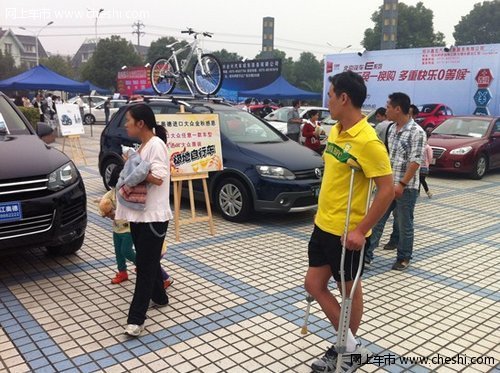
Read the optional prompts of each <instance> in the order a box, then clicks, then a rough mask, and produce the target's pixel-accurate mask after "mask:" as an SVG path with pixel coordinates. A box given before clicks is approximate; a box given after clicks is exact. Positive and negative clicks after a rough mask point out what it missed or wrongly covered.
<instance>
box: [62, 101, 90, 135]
mask: <svg viewBox="0 0 500 373" xmlns="http://www.w3.org/2000/svg"><path fill="white" fill-rule="evenodd" d="M56 110H57V118H58V119H59V128H60V129H61V136H71V135H82V134H84V133H85V130H84V129H83V122H82V116H81V115H80V109H79V108H78V105H74V104H56Z"/></svg>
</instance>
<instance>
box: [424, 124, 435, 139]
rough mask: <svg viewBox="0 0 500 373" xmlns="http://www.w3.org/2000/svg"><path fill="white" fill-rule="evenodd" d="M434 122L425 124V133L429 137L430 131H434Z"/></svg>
mask: <svg viewBox="0 0 500 373" xmlns="http://www.w3.org/2000/svg"><path fill="white" fill-rule="evenodd" d="M434 128H435V127H434V124H429V125H427V127H425V133H426V134H427V137H429V136H430V135H431V133H432V131H434Z"/></svg>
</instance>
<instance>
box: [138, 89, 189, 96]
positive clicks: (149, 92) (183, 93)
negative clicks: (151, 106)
mask: <svg viewBox="0 0 500 373" xmlns="http://www.w3.org/2000/svg"><path fill="white" fill-rule="evenodd" d="M134 94H136V95H147V96H158V94H157V93H156V92H155V90H154V89H153V87H150V88H146V89H136V90H135V91H134ZM168 95H180V96H191V92H189V91H184V90H183V89H179V88H177V87H175V88H174V90H173V91H172V92H170V93H169V94H168ZM168 95H166V96H168Z"/></svg>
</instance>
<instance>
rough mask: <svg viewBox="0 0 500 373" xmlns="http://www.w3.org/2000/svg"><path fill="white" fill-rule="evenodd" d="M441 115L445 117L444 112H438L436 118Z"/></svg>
mask: <svg viewBox="0 0 500 373" xmlns="http://www.w3.org/2000/svg"><path fill="white" fill-rule="evenodd" d="M441 115H445V114H444V111H441V110H439V111H438V112H437V113H436V117H439V116H441Z"/></svg>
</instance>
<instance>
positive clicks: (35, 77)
mask: <svg viewBox="0 0 500 373" xmlns="http://www.w3.org/2000/svg"><path fill="white" fill-rule="evenodd" d="M38 89H46V90H58V91H66V92H80V93H86V92H90V87H89V84H88V83H81V82H77V81H76V80H72V79H69V78H66V77H64V76H62V75H59V74H58V73H56V72H54V71H52V70H50V69H49V68H48V67H45V66H43V65H38V66H35V67H33V68H31V69H29V70H28V71H25V72H23V73H21V74H19V75H16V76H13V77H11V78H8V79H5V80H1V81H0V90H5V91H14V90H19V91H21V90H25V91H33V90H38Z"/></svg>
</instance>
